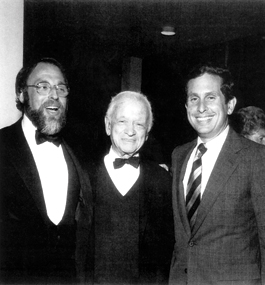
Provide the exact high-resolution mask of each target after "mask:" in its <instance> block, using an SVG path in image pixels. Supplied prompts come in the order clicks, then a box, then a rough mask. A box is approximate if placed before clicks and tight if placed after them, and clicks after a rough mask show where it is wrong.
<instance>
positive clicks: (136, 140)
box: [105, 99, 148, 158]
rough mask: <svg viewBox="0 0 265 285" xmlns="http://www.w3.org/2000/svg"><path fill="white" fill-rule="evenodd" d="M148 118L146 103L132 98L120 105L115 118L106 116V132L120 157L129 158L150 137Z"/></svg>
mask: <svg viewBox="0 0 265 285" xmlns="http://www.w3.org/2000/svg"><path fill="white" fill-rule="evenodd" d="M147 120H148V113H147V110H146V106H145V105H144V103H142V102H139V101H134V100H130V99H127V100H125V101H124V102H122V103H121V104H119V105H118V107H117V109H116V112H114V114H113V118H107V117H106V118H105V127H106V133H107V135H109V136H110V139H111V142H112V147H113V149H114V151H115V152H116V153H117V154H118V155H119V156H120V157H124V158H128V157H130V156H132V155H133V154H134V153H136V152H138V150H139V149H140V148H141V147H142V145H143V144H144V142H145V141H146V140H147V137H148V131H147Z"/></svg>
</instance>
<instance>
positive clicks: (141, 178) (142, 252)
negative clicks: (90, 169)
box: [93, 91, 174, 285]
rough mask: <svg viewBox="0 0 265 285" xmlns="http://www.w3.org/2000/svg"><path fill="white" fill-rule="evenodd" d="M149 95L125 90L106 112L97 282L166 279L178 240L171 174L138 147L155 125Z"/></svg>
mask: <svg viewBox="0 0 265 285" xmlns="http://www.w3.org/2000/svg"><path fill="white" fill-rule="evenodd" d="M152 122H153V114H152V110H151V105H150V103H149V101H148V100H147V98H146V97H145V96H144V95H142V94H140V93H137V92H131V91H125V92H121V93H119V94H118V95H116V96H115V97H113V98H112V100H111V102H110V104H109V107H108V111H107V114H106V116H105V129H106V133H107V135H108V136H110V139H111V143H112V144H111V147H110V150H109V153H108V154H107V155H106V156H105V157H104V161H101V162H100V163H99V165H98V167H97V172H96V175H95V177H94V183H93V185H95V188H94V189H95V197H96V198H95V240H94V244H95V257H94V262H95V263H94V282H95V284H112V285H114V284H148V283H149V284H167V282H168V275H169V268H170V261H171V256H172V251H171V250H173V245H174V230H173V228H174V227H173V213H172V200H171V177H170V175H169V173H168V172H167V171H166V170H165V169H164V168H162V167H161V166H159V165H158V163H155V162H150V161H147V160H142V159H141V155H139V151H140V149H141V147H142V146H143V144H144V142H145V141H146V140H147V137H148V133H149V131H150V129H151V127H152Z"/></svg>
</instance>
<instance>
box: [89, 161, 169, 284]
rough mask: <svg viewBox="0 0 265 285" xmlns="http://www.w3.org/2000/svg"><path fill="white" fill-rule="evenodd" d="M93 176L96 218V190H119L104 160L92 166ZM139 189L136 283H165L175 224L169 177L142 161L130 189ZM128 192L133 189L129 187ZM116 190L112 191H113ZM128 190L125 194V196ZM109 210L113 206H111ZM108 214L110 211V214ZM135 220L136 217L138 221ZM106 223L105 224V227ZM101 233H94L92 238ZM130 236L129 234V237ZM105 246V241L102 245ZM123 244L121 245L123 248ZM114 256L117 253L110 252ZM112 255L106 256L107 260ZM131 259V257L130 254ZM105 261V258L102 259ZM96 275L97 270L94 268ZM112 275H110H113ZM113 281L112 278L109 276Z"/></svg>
mask: <svg viewBox="0 0 265 285" xmlns="http://www.w3.org/2000/svg"><path fill="white" fill-rule="evenodd" d="M95 169H96V171H95V173H94V175H90V176H91V177H92V176H93V179H92V181H93V182H92V185H93V189H94V190H95V217H96V219H97V217H98V215H100V214H99V213H98V211H100V209H101V207H100V201H99V199H98V196H99V192H100V193H101V196H102V195H104V192H105V191H106V187H109V188H110V189H113V191H118V190H117V189H116V188H115V186H114V184H113V182H112V181H111V179H110V177H109V174H108V172H107V170H106V167H105V165H104V163H101V164H100V165H98V166H96V167H95ZM134 187H137V189H138V190H139V201H140V204H139V245H138V248H139V256H138V262H139V265H138V269H139V272H140V275H139V279H138V280H137V281H136V282H137V283H138V284H147V283H151V284H167V282H168V276H169V268H170V261H171V256H172V251H173V246H174V227H173V213H172V199H171V190H170V189H171V177H170V175H169V173H168V172H167V171H166V170H164V169H163V168H162V167H160V166H159V165H158V164H156V163H154V162H150V161H141V172H140V176H139V178H138V180H137V182H136V183H135V184H134V186H133V188H134ZM130 191H134V190H133V189H131V190H130ZM113 193H115V192H113ZM129 193H130V192H128V193H127V195H128V194H129ZM110 208H111V209H112V207H110ZM109 215H111V213H109ZM137 222H138V220H137ZM107 226H108V225H106V227H107ZM99 235H100V233H98V232H96V236H95V239H97V237H99ZM128 238H129V237H128ZM103 246H104V247H106V244H105V245H103ZM122 247H123V246H121V248H122ZM110 254H111V255H115V254H116V253H115V252H113V253H110ZM111 258H112V257H107V259H108V260H110V259H111ZM132 258H133V257H132ZM102 262H103V263H104V262H105V261H104V260H102ZM95 270H96V272H95V274H96V275H97V269H95ZM112 277H113V276H112ZM112 280H113V278H112Z"/></svg>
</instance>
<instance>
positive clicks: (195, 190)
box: [186, 143, 207, 228]
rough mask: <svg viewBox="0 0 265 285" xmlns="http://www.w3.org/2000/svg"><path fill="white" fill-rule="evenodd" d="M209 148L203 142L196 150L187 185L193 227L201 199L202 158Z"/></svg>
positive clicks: (188, 204) (188, 209) (188, 205)
mask: <svg viewBox="0 0 265 285" xmlns="http://www.w3.org/2000/svg"><path fill="white" fill-rule="evenodd" d="M206 150H207V148H206V147H205V146H204V144H203V143H201V144H200V145H199V146H198V148H197V151H196V155H195V157H194V161H193V165H192V170H191V174H190V178H189V181H188V186H187V196H186V209H187V214H188V220H189V222H190V226H191V228H193V226H194V223H195V219H196V215H197V210H198V206H199V205H200V200H201V197H200V196H201V176H202V160H201V157H202V156H203V154H204V153H205V152H206Z"/></svg>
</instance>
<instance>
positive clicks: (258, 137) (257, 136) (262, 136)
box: [246, 129, 265, 145]
mask: <svg viewBox="0 0 265 285" xmlns="http://www.w3.org/2000/svg"><path fill="white" fill-rule="evenodd" d="M246 138H248V139H250V140H252V141H253V142H256V143H259V144H263V145H265V129H259V130H258V131H256V132H253V134H251V135H248V136H246Z"/></svg>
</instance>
